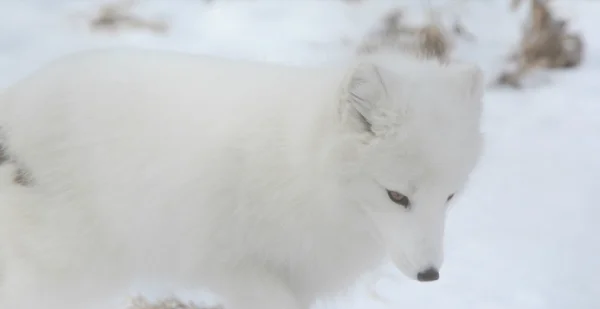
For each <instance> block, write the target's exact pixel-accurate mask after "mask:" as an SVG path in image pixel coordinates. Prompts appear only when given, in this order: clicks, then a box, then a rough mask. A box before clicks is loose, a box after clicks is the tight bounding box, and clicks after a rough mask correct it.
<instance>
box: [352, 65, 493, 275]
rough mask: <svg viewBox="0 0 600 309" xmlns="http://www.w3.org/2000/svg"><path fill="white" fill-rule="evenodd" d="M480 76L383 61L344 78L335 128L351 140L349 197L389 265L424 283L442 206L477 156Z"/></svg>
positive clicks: (431, 268)
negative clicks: (378, 241)
mask: <svg viewBox="0 0 600 309" xmlns="http://www.w3.org/2000/svg"><path fill="white" fill-rule="evenodd" d="M482 84H483V76H482V73H481V71H480V69H479V68H478V67H476V66H473V65H468V64H461V63H451V64H441V63H439V62H437V61H434V60H424V59H413V58H408V57H407V56H399V55H395V56H394V55H388V56H379V57H373V58H369V59H365V60H364V61H362V62H360V63H359V64H358V65H357V66H356V69H355V70H354V71H352V73H351V74H350V76H349V77H348V79H347V83H346V84H345V85H346V87H344V91H343V93H344V96H343V99H342V102H341V107H342V108H341V109H340V115H341V116H342V122H343V123H345V124H347V127H348V128H350V130H351V131H352V132H353V133H354V134H355V136H356V138H357V145H358V146H357V148H356V149H358V150H357V153H358V156H357V159H356V162H358V163H357V164H356V165H355V166H354V167H355V170H356V173H357V175H359V177H356V178H355V179H356V181H355V182H353V186H352V188H353V189H352V193H351V194H352V195H353V196H354V198H356V199H357V201H358V204H360V205H361V208H363V210H364V211H365V212H366V213H367V214H368V215H369V218H370V220H371V221H372V223H373V224H374V226H375V228H376V231H377V233H378V235H379V237H380V239H381V240H382V241H383V243H384V244H385V246H386V248H387V250H388V252H389V254H390V256H391V258H392V260H393V262H394V263H395V265H396V266H397V267H398V268H399V269H400V270H401V271H402V272H403V273H404V274H405V275H406V276H408V277H410V278H413V279H417V280H419V281H433V280H437V279H438V277H439V270H440V268H441V266H442V261H443V238H444V225H445V219H446V214H447V212H448V208H449V205H450V204H451V203H453V202H455V201H456V199H457V198H458V196H459V194H460V192H461V189H462V188H463V187H464V186H465V184H466V182H467V179H468V176H469V174H470V173H471V171H472V170H473V169H474V167H475V165H476V163H477V161H478V157H479V154H480V148H481V144H482V137H481V133H480V130H479V123H480V114H481V104H482V103H481V101H482V96H483V85H482Z"/></svg>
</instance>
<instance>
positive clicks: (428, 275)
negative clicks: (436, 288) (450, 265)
mask: <svg viewBox="0 0 600 309" xmlns="http://www.w3.org/2000/svg"><path fill="white" fill-rule="evenodd" d="M439 278H440V273H439V271H438V270H437V269H435V268H433V267H430V268H427V269H425V270H424V271H422V272H420V273H418V274H417V280H419V281H421V282H429V281H435V280H437V279H439Z"/></svg>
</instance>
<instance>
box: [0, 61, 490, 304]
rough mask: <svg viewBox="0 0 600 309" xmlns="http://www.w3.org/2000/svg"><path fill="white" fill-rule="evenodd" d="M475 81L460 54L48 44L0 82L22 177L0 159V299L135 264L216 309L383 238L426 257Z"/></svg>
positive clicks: (276, 288) (358, 255)
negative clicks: (261, 56) (335, 54)
mask: <svg viewBox="0 0 600 309" xmlns="http://www.w3.org/2000/svg"><path fill="white" fill-rule="evenodd" d="M409 73H410V74H409ZM426 82H430V83H431V84H430V85H425V83H426ZM425 87H427V88H430V89H429V90H426V88H425ZM480 91H481V89H480V75H479V71H478V70H477V69H475V68H473V67H470V66H466V65H449V66H444V65H440V64H437V63H434V62H430V61H426V60H421V59H416V58H414V59H413V58H409V57H397V56H394V55H384V54H381V55H376V56H373V57H371V58H365V59H363V60H360V59H359V60H357V61H356V62H353V63H349V64H348V65H347V66H342V65H340V66H332V67H327V68H299V67H286V66H281V65H274V64H262V63H253V62H244V61H233V60H224V59H219V58H211V57H206V56H191V55H182V54H176V53H167V52H153V51H136V50H121V51H118V50H115V51H96V52H87V53H81V54H78V55H72V56H70V57H66V58H64V59H62V60H60V61H58V62H56V63H53V64H51V65H49V66H47V67H46V68H44V69H41V70H40V71H38V72H36V73H35V74H33V75H32V76H30V77H28V78H27V79H24V80H22V81H20V82H19V83H17V84H15V85H14V86H13V87H11V88H9V89H7V90H6V91H5V93H4V94H2V96H1V97H0V126H1V127H2V131H3V134H4V139H5V140H4V144H5V147H6V150H7V152H8V153H9V155H10V156H11V157H12V158H14V159H15V160H16V161H17V162H19V164H21V165H22V166H24V167H25V168H26V169H27V170H28V171H29V172H30V173H31V176H32V183H31V184H30V185H29V186H27V187H24V186H19V185H16V184H11V183H10V182H9V181H7V180H6V179H10V177H11V175H10V173H11V172H10V171H9V167H7V166H4V172H3V173H4V174H3V175H2V176H1V177H3V178H5V179H4V185H3V187H1V188H0V252H1V253H2V254H3V257H0V260H4V261H5V262H6V264H5V266H4V268H5V271H4V272H5V276H4V282H3V283H2V286H0V297H1V298H0V306H4V307H0V309H8V308H11V309H34V308H36V309H37V308H39V307H34V306H37V305H39V304H40V302H41V301H43V304H46V305H47V306H50V307H46V308H49V309H55V308H56V309H58V308H61V309H75V307H65V306H75V305H80V304H85V302H86V301H89V299H93V298H91V297H92V296H94V295H96V294H97V295H98V297H101V295H100V294H101V291H104V289H105V288H108V287H111V288H118V287H121V286H126V285H127V284H128V283H129V282H130V280H133V279H139V278H150V279H156V280H163V281H167V282H176V283H180V284H184V285H187V286H190V287H202V286H206V287H208V288H210V289H212V290H214V291H215V292H217V293H218V294H220V295H221V296H222V297H223V298H224V300H225V306H226V308H227V309H259V308H260V309H270V308H273V309H306V308H307V307H308V306H309V305H311V304H312V303H313V302H314V301H315V300H316V299H317V298H320V297H325V296H328V295H332V294H334V293H337V292H339V291H341V290H343V289H345V288H346V287H348V286H349V285H350V284H352V283H353V282H354V281H355V280H356V278H357V277H358V276H360V275H361V274H363V273H364V272H366V271H368V270H371V269H373V268H375V267H377V266H378V264H379V263H380V262H381V260H382V258H384V257H385V255H386V254H390V255H391V257H392V260H394V262H395V263H396V264H397V265H398V267H399V268H400V269H401V270H402V271H403V272H404V273H405V274H406V275H407V276H409V277H412V278H417V277H418V276H417V274H418V273H422V272H423V271H424V270H426V269H431V268H434V269H439V267H440V266H441V263H442V252H441V250H442V249H441V247H442V238H443V221H444V215H445V210H444V207H446V206H445V204H446V203H445V202H446V198H447V197H448V196H449V195H451V194H453V193H455V192H456V191H457V190H459V189H460V188H461V187H462V186H463V185H464V183H465V181H466V180H467V177H468V174H469V173H470V171H471V169H472V168H473V166H474V165H475V163H476V160H477V156H478V151H479V138H480V137H479V131H478V124H479V109H480V102H479V101H480V96H481V94H480ZM386 190H393V191H398V192H400V193H402V194H405V195H406V196H407V197H410V199H411V205H410V207H404V206H402V205H399V204H397V203H394V202H392V201H391V200H390V198H389V197H388V194H387V193H386ZM419 205H421V206H419ZM403 234H404V235H403ZM23 277H25V278H31V282H27V281H26V279H16V278H23ZM44 284H50V285H52V286H53V288H51V289H47V290H46V292H40V290H44ZM72 288H77V289H80V290H81V292H80V294H81V295H88V296H89V298H87V299H86V300H81V302H80V303H77V301H75V300H69V301H68V300H65V298H64V297H63V296H61V295H66V294H64V293H66V292H67V291H69V289H72ZM36 289H37V290H36ZM35 293H38V294H39V293H41V294H43V295H45V297H46V298H44V297H38V299H35V296H34V295H35ZM44 293H45V294H44ZM82 299H83V297H82ZM7 306H10V307H7ZM52 306H54V307H52Z"/></svg>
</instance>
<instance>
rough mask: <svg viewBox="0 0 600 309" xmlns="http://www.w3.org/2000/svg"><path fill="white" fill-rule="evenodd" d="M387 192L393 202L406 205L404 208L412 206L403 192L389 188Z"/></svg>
mask: <svg viewBox="0 0 600 309" xmlns="http://www.w3.org/2000/svg"><path fill="white" fill-rule="evenodd" d="M387 194H388V196H389V197H390V200H392V202H394V203H396V204H398V205H402V206H404V208H410V200H409V199H408V197H407V196H406V195H404V194H402V193H399V192H396V191H390V190H387Z"/></svg>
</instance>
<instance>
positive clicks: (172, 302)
mask: <svg viewBox="0 0 600 309" xmlns="http://www.w3.org/2000/svg"><path fill="white" fill-rule="evenodd" d="M127 309H223V307H221V306H200V305H197V304H194V303H193V302H187V303H184V302H182V301H180V300H178V299H177V298H174V297H170V298H166V299H163V300H161V301H158V302H154V303H151V302H149V301H148V300H147V299H146V298H144V297H142V296H138V297H135V298H133V299H132V301H131V305H130V306H129V307H128V308H127Z"/></svg>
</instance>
